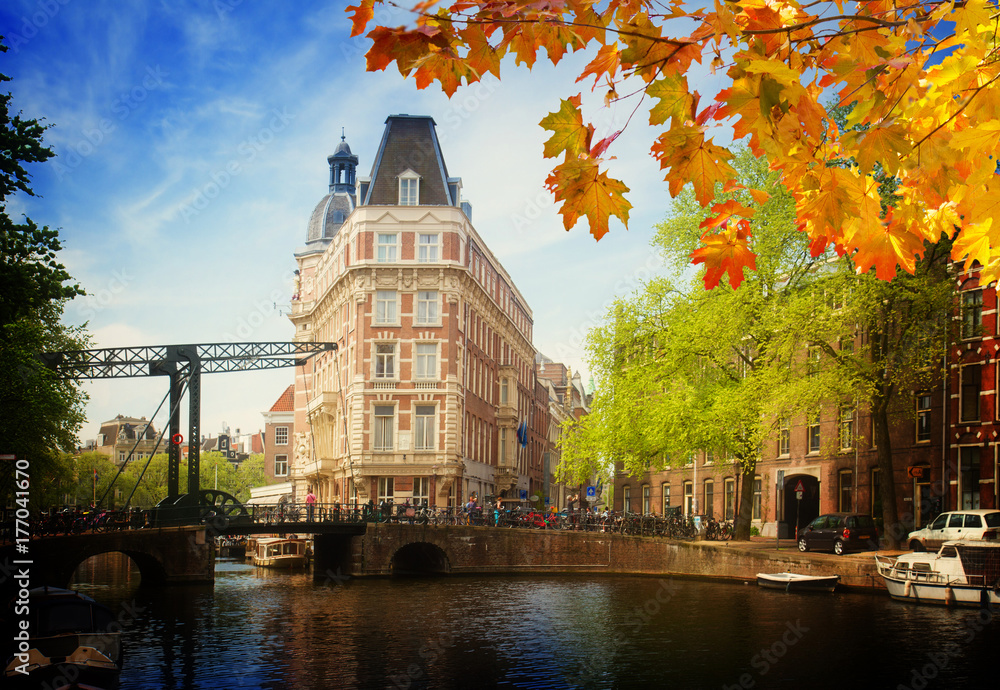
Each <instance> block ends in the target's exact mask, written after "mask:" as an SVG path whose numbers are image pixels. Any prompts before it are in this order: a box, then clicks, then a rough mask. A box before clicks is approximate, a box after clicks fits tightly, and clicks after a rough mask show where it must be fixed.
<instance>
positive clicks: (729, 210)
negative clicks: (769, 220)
mask: <svg viewBox="0 0 1000 690" xmlns="http://www.w3.org/2000/svg"><path fill="white" fill-rule="evenodd" d="M710 213H714V214H715V215H714V216H709V217H708V218H706V219H705V220H703V221H701V224H700V225H699V226H698V227H699V228H705V229H709V228H719V227H725V226H726V225H727V224H728V223H729V221H730V219H732V218H733V217H736V216H739V217H742V218H751V217H752V216H753V214H754V210H753V209H752V208H750V207H749V206H744V205H743V204H741V203H740V202H738V201H736V200H735V199H729V200H727V201H725V202H723V203H721V204H715V205H713V206H712V210H711V211H710Z"/></svg>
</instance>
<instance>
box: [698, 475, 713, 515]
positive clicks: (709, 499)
mask: <svg viewBox="0 0 1000 690" xmlns="http://www.w3.org/2000/svg"><path fill="white" fill-rule="evenodd" d="M714 505H715V482H714V481H712V480H711V479H706V480H705V505H704V506H702V508H701V512H702V513H704V514H705V515H708V516H709V517H711V516H712V515H713V514H714V510H713V506H714Z"/></svg>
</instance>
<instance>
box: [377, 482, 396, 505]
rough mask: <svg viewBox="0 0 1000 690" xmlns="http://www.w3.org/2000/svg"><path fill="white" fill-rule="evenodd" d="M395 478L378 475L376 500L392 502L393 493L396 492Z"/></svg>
mask: <svg viewBox="0 0 1000 690" xmlns="http://www.w3.org/2000/svg"><path fill="white" fill-rule="evenodd" d="M395 480H396V478H395V477H379V478H378V502H379V503H381V502H382V501H389V502H392V501H393V499H394V494H395V493H396V481H395Z"/></svg>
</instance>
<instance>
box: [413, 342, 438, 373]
mask: <svg viewBox="0 0 1000 690" xmlns="http://www.w3.org/2000/svg"><path fill="white" fill-rule="evenodd" d="M416 349H417V355H416V359H417V363H416V364H417V370H416V375H415V378H418V379H436V378H437V345H436V344H435V343H417V346H416Z"/></svg>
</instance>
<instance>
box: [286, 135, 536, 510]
mask: <svg viewBox="0 0 1000 690" xmlns="http://www.w3.org/2000/svg"><path fill="white" fill-rule="evenodd" d="M385 124H386V126H385V131H384V134H383V137H382V140H381V143H380V144H379V147H378V150H377V152H376V154H375V157H374V163H373V166H372V172H371V175H370V176H369V177H368V178H363V179H358V180H357V184H356V178H355V173H356V166H357V163H358V157H357V156H355V155H354V154H353V153H352V152H351V149H350V147H349V146H348V145H347V143H346V141H342V142H341V143H340V145H339V146H338V148H337V150H336V152H335V153H334V154H333V155H331V156H330V157H329V158H328V162H329V164H330V188H329V193H328V194H327V195H326V196H325V197H324V198H323V199H322V200H321V201H320V203H319V204H318V205H317V206H316V210H315V211H314V212H313V214H312V217H311V218H310V221H309V225H308V230H307V242H306V246H305V247H304V248H302V249H301V250H299V251H298V252H297V253H296V255H295V258H296V261H297V263H298V279H299V284H298V287H297V289H296V291H295V294H294V296H293V300H292V312H291V315H290V319H291V321H292V323H293V324H294V326H295V338H296V339H297V340H302V341H313V340H315V341H322V342H335V343H336V344H337V346H338V350H337V351H336V352H330V353H324V354H322V355H320V356H317V357H314V358H312V359H310V360H309V362H308V363H307V364H306V365H305V366H303V367H300V368H298V369H297V370H296V380H295V387H294V422H293V426H292V425H290V428H294V432H293V433H294V436H293V437H292V447H293V449H290V452H291V469H290V472H291V479H292V482H293V484H294V487H295V494H296V497H297V499H298V500H301V498H302V496H303V495H304V494H305V492H306V488H307V486H312V487H313V488H314V491H315V492H316V494H317V496H318V497H319V500H320V501H334V500H337V501H344V502H346V501H361V502H364V501H368V500H369V499H371V500H375V501H380V500H382V499H392V500H393V501H395V502H396V503H403V502H404V501H407V500H409V501H411V502H413V503H428V504H430V505H432V506H443V505H457V504H460V503H462V502H463V501H464V500H465V498H466V497H467V496H469V495H470V494H471V493H476V494H478V496H479V498H480V499H481V500H482V499H485V498H486V497H487V496H490V495H498V494H499V495H517V493H515V492H520V491H522V490H524V491H530V490H534V489H535V488H536V487H538V486H540V484H541V480H542V476H543V471H542V467H541V461H540V459H539V458H538V457H536V456H537V455H540V454H541V453H542V452H543V451H544V447H545V442H544V439H546V438H547V435H548V422H547V420H543V419H541V416H542V414H541V411H540V410H541V409H542V408H543V407H544V405H542V404H541V403H540V398H539V396H538V391H537V389H536V376H535V367H534V357H535V350H534V348H533V346H532V328H533V322H532V315H531V309H530V308H529V307H528V305H527V302H526V300H525V299H524V297H523V296H522V295H521V293H520V292H519V291H518V289H517V287H516V286H515V285H514V282H513V280H511V278H510V276H509V274H508V273H507V272H506V271H505V270H504V268H503V266H502V265H501V264H500V262H499V261H498V260H497V258H496V256H494V255H493V253H492V252H491V251H490V249H489V247H488V246H487V245H486V243H485V241H484V240H483V238H482V237H481V236H480V235H479V233H478V232H477V231H476V229H475V227H473V225H472V221H471V215H472V210H471V207H470V206H469V205H468V204H467V203H466V202H464V201H463V200H462V197H461V192H462V180H461V178H457V177H450V176H449V174H448V170H447V166H446V165H445V160H444V157H443V154H442V151H441V148H440V143H439V141H438V138H437V134H436V130H435V124H434V121H433V120H432V119H431V118H429V117H419V116H408V115H393V116H390V117H389V118H388V119H387V120H386V123H385ZM519 429H520V430H522V432H521V434H519ZM525 435H526V436H525Z"/></svg>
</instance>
